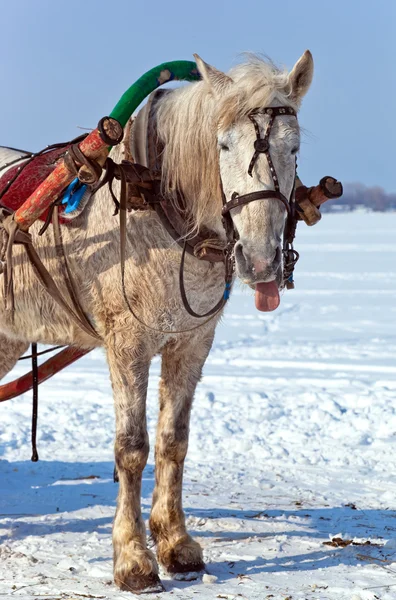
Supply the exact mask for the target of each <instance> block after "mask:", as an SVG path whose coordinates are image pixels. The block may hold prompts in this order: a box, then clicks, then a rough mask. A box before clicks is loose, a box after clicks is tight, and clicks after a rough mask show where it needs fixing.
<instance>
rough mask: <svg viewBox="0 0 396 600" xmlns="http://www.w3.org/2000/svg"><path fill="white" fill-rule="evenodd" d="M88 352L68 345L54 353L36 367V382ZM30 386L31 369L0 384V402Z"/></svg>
mask: <svg viewBox="0 0 396 600" xmlns="http://www.w3.org/2000/svg"><path fill="white" fill-rule="evenodd" d="M88 352H90V350H83V349H81V348H75V347H73V346H69V347H67V348H64V349H63V350H61V351H60V352H58V353H57V354H55V356H51V358H49V359H48V360H46V361H45V362H44V363H43V364H42V365H40V366H39V368H38V383H39V384H40V383H43V381H46V380H47V379H49V378H50V377H52V376H53V375H55V374H56V373H58V371H61V370H62V369H64V368H65V367H67V366H69V365H71V364H72V363H74V362H75V361H76V360H78V359H79V358H81V357H82V356H84V355H85V354H88ZM32 387H33V377H32V371H30V373H26V375H22V377H19V378H18V379H14V381H10V382H9V383H6V384H4V385H1V386H0V402H5V401H6V400H11V399H12V398H16V397H17V396H20V395H21V394H24V393H25V392H28V391H29V390H31V389H32Z"/></svg>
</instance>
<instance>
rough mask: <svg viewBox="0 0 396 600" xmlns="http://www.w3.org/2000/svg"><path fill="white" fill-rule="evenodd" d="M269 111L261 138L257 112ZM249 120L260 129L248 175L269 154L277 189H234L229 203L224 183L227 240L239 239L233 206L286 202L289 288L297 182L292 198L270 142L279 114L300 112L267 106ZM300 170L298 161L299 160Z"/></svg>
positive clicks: (293, 260)
mask: <svg viewBox="0 0 396 600" xmlns="http://www.w3.org/2000/svg"><path fill="white" fill-rule="evenodd" d="M258 114H265V115H268V116H269V122H268V125H267V129H266V131H265V135H264V137H261V134H260V127H259V125H258V123H257V121H256V119H255V115H258ZM248 116H249V119H250V120H251V122H252V123H253V125H254V129H255V131H256V139H255V141H254V154H253V156H252V159H251V161H250V164H249V168H248V174H249V175H250V177H253V175H252V173H253V168H254V165H255V164H256V162H257V159H258V157H259V155H260V154H265V156H266V158H267V162H268V166H269V170H270V173H271V177H272V181H273V184H274V189H273V190H259V191H257V192H252V193H250V194H244V195H242V196H240V195H239V194H238V193H237V192H233V194H232V196H231V200H229V201H228V202H227V199H226V197H225V194H224V190H223V186H222V185H221V188H222V189H221V191H222V198H223V210H222V215H223V225H224V228H225V230H226V234H227V239H228V241H229V242H231V241H233V242H235V241H236V240H237V239H238V235H237V232H236V231H235V227H234V224H233V221H232V217H231V214H230V211H231V210H232V209H233V208H239V207H240V206H244V205H246V204H249V203H250V202H254V201H255V200H267V199H274V198H275V199H276V200H279V201H280V202H282V204H283V206H284V207H285V209H286V212H287V222H286V225H285V233H284V242H283V254H284V261H285V264H284V282H285V283H286V285H287V284H289V285H288V287H292V283H293V280H292V273H293V269H294V265H295V264H296V262H297V260H298V253H297V252H296V251H295V250H294V249H293V239H294V234H295V223H296V217H295V202H294V191H295V183H294V184H293V188H292V191H291V193H290V198H289V199H287V198H286V197H285V196H284V195H283V194H282V192H281V191H280V187H279V178H278V175H277V173H276V170H275V167H274V163H273V162H272V158H271V153H270V145H269V138H270V135H271V129H272V126H273V124H274V121H275V119H276V117H282V116H292V117H296V118H297V113H296V111H295V110H294V109H293V108H291V107H290V106H271V107H268V108H264V109H263V110H254V111H252V112H251V113H250V114H249V115H248ZM296 170H297V163H296ZM295 178H296V173H295V176H294V181H295Z"/></svg>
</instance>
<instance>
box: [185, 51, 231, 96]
mask: <svg viewBox="0 0 396 600" xmlns="http://www.w3.org/2000/svg"><path fill="white" fill-rule="evenodd" d="M194 58H195V62H196V63H197V67H198V71H199V73H200V75H201V77H202V79H203V80H204V81H205V82H206V83H207V84H208V85H209V87H210V88H211V89H212V90H213V91H214V92H215V93H216V94H221V93H222V92H223V91H224V90H226V89H227V87H228V86H229V85H230V84H232V83H233V81H232V79H231V77H228V75H226V74H225V73H223V72H222V71H218V70H217V69H215V67H212V66H211V65H208V63H206V62H205V61H203V60H202V58H201V57H200V56H198V54H194Z"/></svg>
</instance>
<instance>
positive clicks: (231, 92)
mask: <svg viewBox="0 0 396 600" xmlns="http://www.w3.org/2000/svg"><path fill="white" fill-rule="evenodd" d="M197 66H198V69H199V71H200V74H201V76H202V81H200V82H197V83H192V84H189V85H186V86H185V87H182V88H179V89H175V90H172V91H171V92H169V93H167V94H166V95H164V97H163V98H161V99H160V101H159V102H158V105H157V108H156V111H155V119H156V128H157V132H158V136H159V139H160V141H161V143H162V144H163V145H164V149H163V152H162V156H161V159H162V182H163V191H164V193H165V194H166V195H167V197H168V198H169V199H170V201H171V202H173V203H174V204H175V205H176V206H177V205H178V203H179V201H180V196H182V197H183V200H184V207H185V216H186V218H187V219H188V222H189V223H190V224H191V228H192V229H194V230H197V231H198V230H199V231H202V230H204V229H207V230H210V231H212V232H215V233H216V234H217V236H218V238H219V239H222V240H224V242H225V241H226V234H225V230H224V226H223V222H222V207H223V204H222V203H223V201H224V200H225V201H226V202H227V203H228V202H230V201H232V198H234V199H235V194H234V193H235V192H236V193H237V195H238V196H239V197H243V196H245V195H246V194H251V193H255V192H260V194H261V196H262V197H261V198H260V199H258V200H255V201H249V202H248V203H247V204H242V205H240V206H238V205H235V206H234V208H232V210H230V211H228V214H229V215H230V217H231V223H232V224H233V227H234V228H235V231H236V233H237V241H236V244H235V248H234V253H235V264H236V274H237V275H238V276H239V277H240V279H241V280H242V281H243V282H244V283H246V284H248V285H250V286H251V287H253V288H255V289H256V304H257V306H258V308H260V309H273V308H276V307H277V305H278V303H279V293H278V288H279V286H280V285H281V281H282V248H281V240H282V235H283V230H284V226H285V219H286V214H287V211H286V209H285V204H284V201H283V200H282V201H280V200H281V197H283V198H286V199H288V198H290V197H291V195H292V192H293V186H294V178H295V154H296V153H297V152H298V149H299V127H298V122H297V119H296V116H295V114H294V113H297V111H298V109H299V107H300V104H301V101H302V98H303V97H304V95H305V93H306V92H307V90H308V88H309V86H310V83H311V80H312V75H313V61H312V56H311V54H310V52H308V51H307V52H305V53H304V54H303V56H302V57H301V58H300V59H299V60H298V62H297V63H296V65H295V66H294V68H293V69H292V71H291V72H290V73H288V72H286V71H284V72H283V71H279V70H278V69H276V68H275V67H274V66H273V65H272V64H269V63H267V62H265V61H263V60H260V59H258V58H255V57H250V58H249V59H248V60H247V62H245V63H243V64H240V65H239V66H237V67H235V68H234V69H233V70H232V71H230V73H229V74H228V75H226V74H224V73H222V72H220V71H218V70H217V69H215V68H213V67H211V66H209V65H207V64H206V63H204V62H203V61H202V60H201V59H200V58H199V57H197ZM269 107H273V108H277V107H286V108H287V109H292V110H290V111H286V112H285V113H283V114H279V116H278V117H277V118H276V119H273V121H271V119H272V117H271V113H270V112H268V111H267V110H266V109H268V108H269ZM270 122H271V127H270V131H269V124H270ZM127 131H129V130H127ZM268 131H269V135H267V142H268V148H267V150H268V151H269V154H268V152H267V153H265V152H259V153H257V155H256V154H255V149H257V145H256V146H255V142H256V141H257V139H258V138H265V137H266V132H267V133H268ZM259 149H260V148H259ZM261 150H263V148H261ZM130 151H131V139H130V137H129V133H128V135H127V136H126V137H125V140H124V142H123V146H120V147H117V148H115V149H114V150H113V151H112V154H111V156H112V158H113V159H114V160H116V161H117V162H119V161H120V160H121V159H122V158H124V157H125V156H128V155H129V153H130ZM253 155H255V160H253V161H252V157H253ZM14 156H17V154H14ZM268 156H269V157H270V158H268ZM3 157H4V155H3ZM8 158H9V157H8ZM271 162H272V169H273V170H272V171H271ZM249 168H251V175H250V174H249V173H248V170H249ZM274 173H275V176H276V179H274ZM276 182H278V187H279V192H276V191H275V189H276V188H275V184H276ZM222 190H223V193H222ZM263 191H265V192H267V194H264V196H263V194H262V192H263ZM223 194H224V195H223ZM260 194H259V195H260ZM249 198H250V197H249ZM229 206H233V205H229ZM113 210H114V206H113V202H112V200H111V198H110V193H109V191H108V189H107V188H102V189H101V190H99V191H98V192H97V193H96V195H95V196H94V197H93V199H92V200H91V201H90V202H89V204H88V206H87V207H86V209H85V210H84V211H83V212H82V214H81V215H80V216H78V217H77V218H76V219H75V220H74V222H73V224H72V225H70V226H62V236H63V241H64V246H65V249H66V253H67V256H68V261H69V264H70V268H71V270H72V272H73V276H74V278H75V280H76V281H77V284H78V288H79V290H78V291H79V296H80V302H81V304H82V305H83V307H84V309H85V312H86V313H87V314H88V315H89V316H90V319H91V322H92V324H93V325H94V327H95V329H96V331H97V333H98V335H99V339H95V338H93V337H91V336H90V335H89V333H87V332H86V331H82V330H81V329H80V328H79V327H78V326H77V325H76V324H75V323H74V322H73V321H72V320H71V319H70V317H69V315H68V314H67V313H65V312H64V311H62V309H60V308H59V306H58V305H57V304H56V303H55V302H54V301H53V300H52V298H51V297H50V296H49V295H48V294H47V293H46V292H45V291H43V289H42V287H41V284H40V283H39V282H38V280H37V278H36V276H35V274H34V272H33V269H32V267H31V265H30V263H29V261H28V260H27V258H26V255H25V252H24V249H23V248H21V247H15V260H14V297H15V312H14V315H13V316H12V315H11V314H10V311H8V310H6V309H3V308H2V309H1V310H0V332H1V333H0V377H2V376H4V375H5V374H6V373H7V372H8V371H9V370H10V369H11V368H12V367H13V365H14V364H15V362H16V360H17V359H18V358H19V357H20V356H21V355H22V353H23V352H24V351H25V350H26V348H27V346H28V343H29V342H40V343H44V344H71V345H75V346H80V347H83V348H93V347H96V346H101V345H102V346H104V348H105V350H106V354H107V359H108V364H109V368H110V375H111V381H112V386H113V393H114V402H115V412H116V440H115V459H116V465H117V471H118V476H119V495H118V506H117V512H116V516H115V521H114V528H113V545H114V578H115V582H116V584H117V585H118V586H119V587H120V588H121V589H123V590H130V591H132V592H137V593H139V592H142V591H147V590H160V589H161V583H160V579H159V576H158V564H157V560H158V562H159V563H160V564H161V565H162V566H163V567H164V568H165V569H166V570H167V571H168V572H170V573H179V572H185V571H200V570H202V569H203V568H204V564H203V558H202V551H201V548H200V546H199V544H198V543H197V542H195V541H193V540H192V538H191V537H190V536H189V534H188V533H187V531H186V527H185V519H184V513H183V509H182V476H183V465H184V459H185V456H186V452H187V445H188V433H189V417H190V409H191V404H192V400H193V395H194V391H195V388H196V385H197V382H198V381H199V379H200V376H201V371H202V367H203V365H204V362H205V360H206V358H207V355H208V353H209V350H210V347H211V345H212V341H213V336H214V331H215V327H216V324H217V322H218V319H219V318H220V315H221V311H220V312H219V313H218V314H216V316H215V317H214V318H213V319H211V320H210V321H208V322H205V323H204V324H203V325H202V326H201V327H200V328H197V329H193V330H191V329H192V328H194V327H196V326H197V325H199V324H202V321H200V320H199V319H197V318H194V317H192V316H191V315H189V314H188V313H187V312H186V310H185V306H184V304H183V302H182V300H181V297H180V289H179V274H178V272H179V265H180V259H181V249H180V248H179V246H178V245H177V244H176V243H175V242H174V240H173V239H172V238H171V237H170V235H169V234H168V233H167V231H166V230H165V229H164V227H163V225H162V224H161V222H160V221H159V219H158V217H157V214H156V213H155V212H154V211H150V210H147V211H131V212H130V213H128V216H127V248H126V267H125V287H126V294H127V296H128V299H129V304H130V305H131V306H132V307H133V310H134V312H135V314H136V315H138V316H139V319H141V321H143V322H144V323H146V324H147V325H148V326H149V327H151V329H147V328H146V327H145V326H144V325H142V324H141V323H140V322H138V321H137V320H136V319H135V318H134V316H132V314H131V312H130V311H129V310H128V307H127V306H126V303H125V298H124V296H123V291H122V286H121V278H120V256H119V229H118V224H117V220H116V219H115V218H113ZM38 228H39V225H38V224H36V225H34V226H33V227H32V228H31V233H32V236H33V239H34V245H35V247H36V249H37V252H38V253H39V255H40V258H41V260H42V261H43V262H44V263H45V265H46V267H47V269H48V270H49V271H50V273H51V275H52V276H53V278H54V279H55V281H56V283H57V285H58V286H59V287H60V289H61V290H62V292H63V293H64V295H65V296H66V295H67V290H66V287H65V284H64V281H63V278H62V276H61V273H60V272H59V267H58V257H57V253H56V250H55V245H54V240H53V233H52V228H51V227H49V229H48V230H47V231H46V233H45V234H44V235H43V236H41V237H38V236H37V231H38ZM0 277H1V275H0ZM185 286H186V290H187V295H188V299H189V302H190V304H191V306H192V307H193V309H194V311H197V312H199V313H203V312H205V311H208V309H210V308H211V307H212V306H213V304H215V303H216V302H217V301H218V299H219V297H221V295H222V293H223V290H224V264H223V263H220V262H218V263H213V264H211V263H208V262H204V261H199V260H197V259H196V258H195V257H192V256H189V255H187V256H186V261H185ZM2 287H3V286H1V285H0V295H1V294H2V293H3V291H2ZM1 300H2V299H1V298H0V306H3V304H2V303H1ZM155 330H157V331H155ZM174 330H191V331H189V332H186V333H181V334H180V333H172V331H174ZM158 353H160V354H161V355H162V372H161V382H160V413H159V424H158V432H157V441H156V449H155V456H156V485H155V490H154V495H153V504H152V511H151V516H150V529H151V533H152V536H153V538H154V540H155V542H156V549H157V558H156V557H155V556H154V554H153V553H152V552H151V550H149V549H148V548H147V545H146V527H145V524H144V521H143V519H142V514H141V508H140V491H141V477H142V471H143V469H144V466H145V464H146V461H147V457H148V452H149V441H148V436H147V430H146V408H145V404H146V393H147V382H148V372H149V366H150V362H151V360H152V358H153V357H154V355H156V354H158Z"/></svg>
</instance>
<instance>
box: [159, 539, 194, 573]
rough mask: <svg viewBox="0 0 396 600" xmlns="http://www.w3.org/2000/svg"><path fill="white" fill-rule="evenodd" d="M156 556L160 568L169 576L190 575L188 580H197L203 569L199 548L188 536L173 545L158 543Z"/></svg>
mask: <svg viewBox="0 0 396 600" xmlns="http://www.w3.org/2000/svg"><path fill="white" fill-rule="evenodd" d="M157 556H158V561H159V563H160V565H161V566H162V568H163V569H164V570H165V571H166V572H167V573H168V574H169V575H171V576H173V575H176V574H180V573H185V574H189V575H190V574H191V576H190V577H189V579H198V577H199V576H200V573H201V571H203V570H204V569H205V564H204V562H203V557H202V550H201V547H200V545H199V544H198V542H196V541H194V540H193V539H192V538H191V537H190V536H189V535H186V536H184V537H183V538H182V539H180V540H178V541H177V542H176V544H174V545H169V543H168V542H164V541H163V542H162V543H161V542H159V543H158V545H157ZM192 575H194V576H192Z"/></svg>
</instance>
